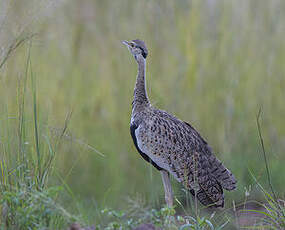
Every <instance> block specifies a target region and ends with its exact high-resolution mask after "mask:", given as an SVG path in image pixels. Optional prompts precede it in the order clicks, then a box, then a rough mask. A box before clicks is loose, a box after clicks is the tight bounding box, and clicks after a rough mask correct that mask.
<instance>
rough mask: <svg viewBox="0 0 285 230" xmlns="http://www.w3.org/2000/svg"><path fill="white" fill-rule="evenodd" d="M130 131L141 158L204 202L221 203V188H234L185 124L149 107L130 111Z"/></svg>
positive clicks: (230, 177)
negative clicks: (163, 171)
mask: <svg viewBox="0 0 285 230" xmlns="http://www.w3.org/2000/svg"><path fill="white" fill-rule="evenodd" d="M131 134H132V137H133V140H134V142H135V145H136V147H137V149H138V151H139V152H140V153H141V155H142V156H143V157H144V159H145V160H147V161H150V162H151V163H152V164H153V165H154V166H155V167H156V168H157V169H165V170H167V171H168V172H170V173H171V174H172V175H173V177H174V178H175V179H176V180H178V181H179V182H181V183H183V184H184V186H185V187H187V188H188V189H189V190H190V192H191V193H192V194H193V195H195V196H197V198H198V200H200V202H201V203H202V204H204V205H213V206H223V204H224V197H223V189H227V190H232V189H234V188H235V184H236V180H235V178H234V176H233V175H232V174H231V172H230V171H229V170H228V169H226V168H225V167H224V166H223V164H222V163H221V162H220V161H219V160H218V159H217V158H216V157H215V156H214V155H213V154H212V150H211V148H210V146H209V145H208V144H207V142H206V141H205V140H204V139H203V138H202V137H201V135H200V134H199V133H198V132H197V131H196V130H195V129H194V128H193V127H192V126H191V125H190V124H188V123H186V122H183V121H181V120H179V119H177V118H176V117H175V116H173V115H171V114H169V113H167V112H165V111H162V110H158V109H156V108H154V107H152V106H148V107H146V108H145V109H144V110H142V111H140V112H139V113H136V114H133V116H132V120H131Z"/></svg>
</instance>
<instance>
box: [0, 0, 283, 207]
mask: <svg viewBox="0 0 285 230" xmlns="http://www.w3.org/2000/svg"><path fill="white" fill-rule="evenodd" d="M0 12H1V15H0V16H1V17H0V46H1V52H2V53H4V52H5V49H6V48H7V47H8V46H9V42H11V41H12V40H13V39H14V38H15V37H17V36H19V34H21V33H29V32H32V33H36V36H35V37H34V38H33V39H32V42H28V43H26V44H25V45H23V46H21V48H20V49H17V51H15V52H14V53H13V54H12V56H11V57H10V58H9V60H8V62H7V63H6V64H5V66H4V67H3V68H2V69H1V70H0V98H1V100H0V142H1V143H2V144H3V143H8V144H9V146H10V149H12V150H13V149H15V151H16V145H17V138H16V136H17V129H16V128H15V125H14V123H16V122H17V111H18V106H19V98H20V96H21V95H19V92H21V90H20V91H19V90H18V89H19V88H21V87H22V86H23V81H24V79H23V78H24V77H23V76H24V73H25V69H26V62H27V56H28V52H29V51H28V50H29V49H30V52H31V62H32V71H33V74H34V77H35V79H36V90H37V100H38V106H39V108H38V109H39V111H38V112H39V119H40V129H42V130H44V129H49V130H51V131H52V132H51V133H52V134H53V135H56V130H59V129H61V128H62V127H63V126H64V120H65V117H66V115H67V114H68V113H70V112H72V116H71V120H70V123H69V126H68V135H67V136H65V137H64V141H63V143H62V144H61V145H60V149H59V150H58V153H57V156H56V167H55V170H54V172H55V173H54V175H53V176H52V177H51V181H50V183H52V184H57V183H61V182H62V180H64V181H65V183H66V184H67V185H68V186H69V187H70V189H71V190H72V191H73V194H74V196H76V197H77V198H78V199H80V200H82V201H86V202H88V203H87V206H89V207H90V206H93V205H102V206H103V205H112V206H122V205H124V204H125V202H126V197H128V196H131V197H134V196H142V198H143V199H145V200H146V201H147V202H148V203H154V204H159V203H160V202H164V194H163V186H162V182H161V179H160V175H159V173H158V172H157V171H156V170H155V169H154V168H152V167H151V166H150V165H149V164H147V163H146V162H145V161H144V160H143V159H142V158H141V157H140V156H139V154H138V153H137V151H136V150H135V147H134V146H133V143H132V140H131V137H130V134H129V120H130V113H131V101H132V95H133V87H134V83H135V77H136V71H137V66H136V63H135V61H134V60H133V57H132V56H131V54H130V53H129V52H128V50H127V49H126V48H125V47H124V46H123V45H122V44H121V42H120V41H121V40H124V39H137V38H139V39H142V40H144V41H145V42H146V44H147V46H148V49H149V56H148V58H147V88H148V93H149V96H150V99H151V102H152V104H153V105H155V106H157V107H159V108H161V109H163V110H167V111H168V112H171V113H173V114H175V115H176V116H178V117H179V118H181V119H183V120H185V121H188V122H190V123H191V124H192V125H193V126H194V127H196V129H197V130H199V132H200V133H201V134H202V136H203V137H205V139H207V140H208V142H209V144H210V145H211V146H212V148H213V149H214V151H215V153H216V155H217V156H218V157H219V158H220V159H221V160H222V161H223V162H224V163H225V165H226V166H227V167H228V168H230V169H231V170H232V172H233V173H234V174H235V176H236V178H237V180H238V189H237V190H235V191H234V192H231V193H226V199H227V201H226V203H227V205H228V206H231V204H232V200H233V199H234V200H235V201H236V202H237V203H239V202H241V201H243V200H244V199H245V192H246V191H248V190H250V199H261V198H262V195H259V194H258V193H257V191H256V190H255V188H254V187H252V185H253V180H252V178H251V175H250V173H249V170H250V171H252V172H253V174H254V175H255V176H256V177H257V179H258V180H259V181H260V182H261V183H262V184H264V185H265V187H266V186H267V180H266V170H265V165H264V160H263V156H262V152H261V146H260V142H259V138H258V132H257V126H256V115H257V113H258V110H259V108H260V107H261V108H262V122H261V125H262V132H263V136H264V141H265V147H266V150H267V153H268V159H269V166H270V171H271V175H272V180H273V185H274V187H275V189H276V190H277V192H278V194H279V196H284V192H285V189H284V175H285V168H284V161H285V154H284V149H285V122H284V118H285V104H284V100H285V42H284V37H285V1H282V0H272V1H267V0H255V1H254V0H252V1H247V0H240V1H228V0H224V1H222V0H220V1H219V0H207V1H198V0H193V1H190V0H179V1H170V0H158V1H151V0H146V1H133V0H116V1H111V0H105V1H100V0H84V1H75V0H70V1H53V0H50V1H36V0H34V1H30V0H29V1H1V3H0ZM2 53H1V54H2ZM31 88H32V87H31V84H30V79H28V82H27V97H26V113H27V116H26V117H27V119H26V121H25V122H26V123H27V124H26V125H27V127H29V126H30V128H31V129H32V127H33V119H32V96H31V95H32V89H31ZM8 124H9V125H8ZM26 144H27V145H29V144H30V143H28V142H27V143H26ZM32 148H33V146H32ZM1 151H3V149H1ZM98 151H99V152H101V153H102V154H104V156H101V155H100V154H99V153H98ZM11 154H13V151H11ZM59 178H61V179H59ZM173 183H174V184H175V187H176V192H175V194H176V196H177V197H178V199H179V200H182V201H183V200H184V199H185V198H184V197H185V196H184V193H183V192H182V191H181V190H182V187H181V186H180V185H178V184H177V183H175V181H174V180H173ZM63 199H65V201H66V202H69V201H70V200H69V198H67V197H66V198H63ZM90 201H92V203H90Z"/></svg>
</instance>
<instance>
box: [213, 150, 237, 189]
mask: <svg viewBox="0 0 285 230" xmlns="http://www.w3.org/2000/svg"><path fill="white" fill-rule="evenodd" d="M209 163H210V170H211V174H212V175H213V177H214V178H215V179H216V180H217V181H218V182H219V183H220V184H221V186H222V188H224V189H226V190H229V191H230V190H233V189H235V188H236V183H237V181H236V179H235V177H234V175H233V174H232V173H231V171H230V170H228V169H227V168H226V167H225V166H224V165H223V164H222V162H221V161H220V160H219V159H217V158H216V157H215V156H214V155H211V157H210V159H209Z"/></svg>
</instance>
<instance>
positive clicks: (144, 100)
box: [132, 58, 150, 114]
mask: <svg viewBox="0 0 285 230" xmlns="http://www.w3.org/2000/svg"><path fill="white" fill-rule="evenodd" d="M137 62H138V75H137V80H136V85H135V89H134V100H133V111H132V113H133V114H134V113H136V112H139V111H141V110H142V109H144V108H145V107H147V106H149V104H150V103H149V100H148V97H147V92H146V80H145V66H146V63H145V59H144V58H139V59H138V60H137Z"/></svg>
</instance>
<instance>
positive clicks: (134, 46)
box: [122, 39, 148, 62]
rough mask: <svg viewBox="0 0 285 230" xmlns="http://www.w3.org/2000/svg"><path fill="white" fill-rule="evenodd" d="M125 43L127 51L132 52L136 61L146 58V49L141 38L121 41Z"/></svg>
mask: <svg viewBox="0 0 285 230" xmlns="http://www.w3.org/2000/svg"><path fill="white" fill-rule="evenodd" d="M122 43H123V44H124V45H126V46H127V47H128V49H129V51H130V52H131V53H132V55H133V56H134V58H135V59H136V61H137V62H139V61H140V60H143V59H146V57H147V54H148V51H147V48H146V45H145V43H144V42H143V41H142V40H139V39H136V40H132V41H126V40H124V41H122Z"/></svg>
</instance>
